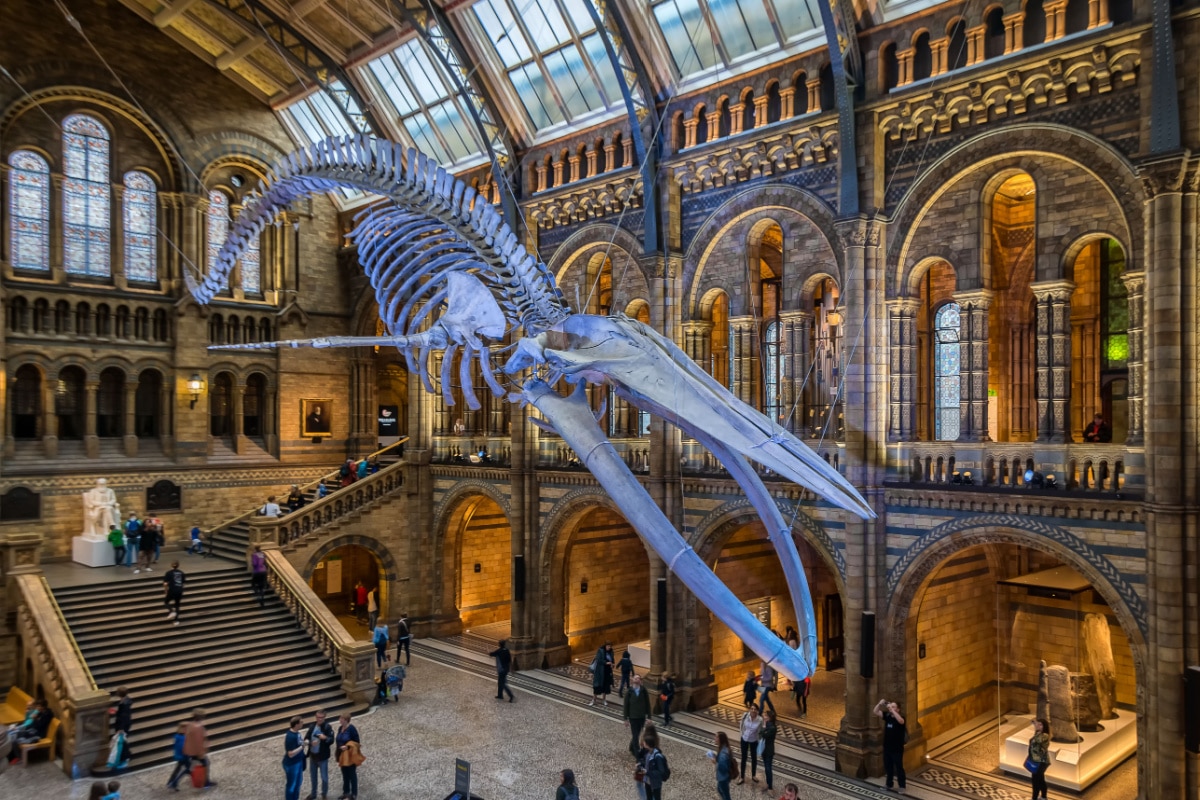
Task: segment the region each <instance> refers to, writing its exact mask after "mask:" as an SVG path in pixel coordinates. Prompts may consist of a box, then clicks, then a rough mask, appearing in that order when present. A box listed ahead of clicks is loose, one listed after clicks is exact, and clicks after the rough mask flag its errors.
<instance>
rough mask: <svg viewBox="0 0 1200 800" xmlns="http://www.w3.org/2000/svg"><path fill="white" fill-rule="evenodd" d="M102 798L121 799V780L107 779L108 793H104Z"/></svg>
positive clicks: (109, 799)
mask: <svg viewBox="0 0 1200 800" xmlns="http://www.w3.org/2000/svg"><path fill="white" fill-rule="evenodd" d="M104 800H121V782H120V781H109V782H108V794H106V795H104Z"/></svg>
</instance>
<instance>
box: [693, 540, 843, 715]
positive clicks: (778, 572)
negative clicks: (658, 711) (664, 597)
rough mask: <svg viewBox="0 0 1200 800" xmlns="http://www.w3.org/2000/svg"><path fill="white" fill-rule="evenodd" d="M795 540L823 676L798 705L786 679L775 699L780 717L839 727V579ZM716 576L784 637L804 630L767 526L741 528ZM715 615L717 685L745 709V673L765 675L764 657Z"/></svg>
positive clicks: (819, 675)
mask: <svg viewBox="0 0 1200 800" xmlns="http://www.w3.org/2000/svg"><path fill="white" fill-rule="evenodd" d="M793 538H794V539H795V541H796V547H797V550H798V551H799V553H800V562H801V563H802V564H803V565H804V573H805V576H806V577H807V579H808V587H809V592H810V593H811V596H812V603H813V610H814V611H815V613H816V635H817V672H816V674H814V675H813V676H812V682H811V684H810V687H809V696H808V698H807V701H805V700H802V699H798V698H797V699H795V700H793V698H792V697H790V695H792V694H793V692H792V688H793V687H792V686H791V684H790V683H789V682H788V681H787V680H785V679H784V678H782V677H780V678H779V679H778V681H777V683H776V692H775V693H774V694H773V695H772V696H771V699H772V702H773V703H774V705H775V712H776V714H777V715H779V716H791V717H798V716H806V718H807V720H808V721H810V722H812V723H813V724H816V725H820V726H822V727H826V728H829V729H832V730H836V729H837V727H838V725H839V724H840V723H841V719H842V716H843V715H844V713H845V690H846V676H845V649H844V648H845V629H844V618H843V614H842V598H841V595H840V593H839V591H838V585H837V580H836V579H835V578H834V575H833V573H832V572H831V571H830V569H829V568H828V567H827V566H826V565H825V562H824V560H823V559H821V558H820V557H819V556H818V555H817V552H816V550H815V549H813V547H812V546H811V545H809V544H808V543H807V542H805V541H803V540H801V539H800V538H799V537H793ZM713 571H714V572H715V573H716V574H717V577H718V578H720V579H721V582H722V583H724V584H725V585H726V586H728V587H729V588H730V590H731V591H732V592H733V593H734V594H735V595H737V598H738V599H739V600H741V601H742V602H743V603H745V604H746V607H747V608H749V609H750V610H751V612H753V613H754V615H755V616H756V617H758V619H759V621H760V622H762V623H763V624H764V625H766V626H767V627H768V628H770V629H771V630H772V631H774V632H775V633H776V634H778V635H779V636H780V637H781V638H785V639H786V638H788V637H789V636H790V635H791V632H792V631H795V632H796V633H800V632H799V630H798V629H799V627H800V626H799V624H798V623H797V619H796V610H795V607H794V606H793V605H792V597H791V594H790V593H789V592H788V588H787V581H786V579H785V578H784V574H783V567H782V566H781V564H780V562H779V556H778V555H777V554H776V552H775V549H774V547H773V546H772V545H771V543H770V541H769V540H768V538H767V531H766V528H764V527H763V524H762V523H761V522H752V523H749V524H746V525H742V526H740V527H738V528H737V529H736V530H735V531H734V532H733V534H732V535H731V536H730V537H729V538H728V539H727V540H726V542H725V545H724V547H722V548H721V551H720V553H718V554H717V557H716V560H715V562H714V564H713ZM708 617H709V641H710V643H711V647H712V667H711V672H712V677H713V681H714V682H715V683H716V686H717V691H718V693H719V696H720V698H721V701H722V703H725V704H732V705H736V706H738V707H740V706H741V705H742V689H743V685H744V683H745V681H746V676H747V674H748V673H750V672H754V673H755V675H758V674H759V673H760V671H761V667H762V660H761V659H760V658H759V657H758V655H756V654H755V653H754V652H753V651H752V650H750V649H749V648H748V647H747V646H746V645H745V644H744V643H743V642H742V640H741V639H740V638H739V637H738V636H737V635H736V634H734V632H733V631H731V630H730V629H729V627H728V626H727V625H725V623H723V622H721V621H720V620H719V619H717V618H716V616H714V615H713V614H712V613H711V612H709V614H708Z"/></svg>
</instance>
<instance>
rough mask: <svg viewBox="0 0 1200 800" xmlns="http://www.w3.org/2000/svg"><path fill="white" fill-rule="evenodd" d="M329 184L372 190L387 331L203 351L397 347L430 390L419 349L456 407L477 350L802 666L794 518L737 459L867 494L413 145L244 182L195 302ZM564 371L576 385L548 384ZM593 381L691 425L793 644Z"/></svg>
mask: <svg viewBox="0 0 1200 800" xmlns="http://www.w3.org/2000/svg"><path fill="white" fill-rule="evenodd" d="M340 189H354V190H358V191H362V192H367V193H370V194H375V195H378V196H380V197H381V198H383V202H379V203H376V204H374V205H372V206H370V207H369V208H368V209H367V210H366V211H364V212H363V213H362V214H361V215H360V217H359V219H358V222H357V226H356V228H355V230H354V232H353V233H352V234H351V236H352V239H353V241H354V243H355V244H356V245H357V247H358V260H359V262H360V263H361V264H362V267H363V269H364V270H365V272H366V275H367V277H368V278H369V279H370V281H371V286H372V287H373V289H374V292H375V299H376V300H377V301H378V304H379V315H380V317H381V319H382V320H383V322H384V324H385V325H386V327H387V332H388V333H387V335H385V336H373V337H348V336H347V337H328V338H322V339H308V340H294V341H284V342H265V343H258V344H243V345H227V346H219V347H214V348H210V349H267V348H279V347H353V346H361V345H383V346H388V345H390V346H395V347H397V348H398V349H399V350H400V351H401V352H403V354H404V357H405V360H406V362H407V364H408V369H409V371H410V372H412V373H415V374H417V375H419V376H420V377H421V381H422V383H423V384H424V387H425V389H426V390H427V391H429V392H430V393H433V392H434V391H435V389H434V385H433V382H432V380H431V377H430V354H431V353H436V352H440V353H441V354H442V362H441V372H440V379H441V380H440V382H441V391H442V394H443V397H444V398H445V401H446V404H447V405H449V406H452V405H454V398H453V396H452V394H451V379H452V377H453V374H452V373H453V364H454V361H455V358H456V357H458V358H459V381H460V384H461V386H462V388H463V395H464V397H465V399H466V402H467V404H468V405H469V406H470V407H471V408H472V409H478V408H479V407H480V404H479V401H478V399H477V398H476V397H475V393H474V385H473V382H472V366H473V361H477V362H478V365H479V367H480V369H481V372H482V375H483V379H484V381H485V382H486V383H487V386H488V388H489V389H490V390H491V391H492V392H493V393H494V394H495V395H496V396H497V397H502V398H507V400H509V401H510V402H513V403H515V404H518V405H519V406H523V405H524V404H526V403H528V404H529V405H532V406H534V407H535V408H537V409H538V411H540V412H541V415H542V417H543V419H541V420H537V419H534V422H535V423H536V424H538V425H539V426H540V427H542V428H544V429H545V430H547V431H550V432H553V433H557V434H558V435H559V436H561V437H562V438H563V440H564V441H566V442H567V444H568V445H570V446H571V447H572V448H573V449H574V451H575V453H576V454H577V456H578V457H579V460H580V462H581V463H582V464H583V465H584V466H585V467H587V469H588V470H589V471H591V473H592V474H593V475H594V476H595V478H596V480H597V481H598V482H599V484H600V485H601V486H602V487H603V488H604V489H605V491H606V492H607V493H608V495H609V497H610V498H611V499H612V501H613V502H614V503H615V504H616V505H617V507H618V508H619V509H620V510H621V512H622V513H623V514H624V516H625V518H626V519H627V520H628V521H629V522H630V524H631V525H632V526H633V527H634V528H635V529H636V530H637V532H638V533H639V535H640V536H641V537H642V538H643V540H644V541H645V542H646V543H647V544H648V545H649V546H650V547H651V548H653V549H654V551H655V552H656V553H657V554H658V555H659V556H660V557H661V558H662V559H663V561H664V562H665V563H666V566H667V568H668V569H670V570H671V571H672V572H674V573H675V574H676V575H677V576H678V577H679V579H680V580H682V581H683V583H684V584H685V585H686V586H687V587H688V588H689V589H690V590H691V591H692V592H693V593H694V594H695V595H696V597H697V598H699V599H700V601H701V602H702V603H704V604H705V606H707V607H708V609H709V610H711V611H712V613H713V614H714V615H715V616H716V617H718V618H719V619H720V620H721V621H722V622H724V623H725V624H726V625H728V626H729V628H730V629H731V630H732V631H733V632H734V633H735V634H736V635H737V636H739V637H740V638H741V639H742V640H743V642H745V643H746V644H747V645H748V646H749V647H750V648H751V649H752V650H753V651H754V652H755V653H756V654H757V655H758V656H759V657H760V658H761V659H762V660H763V661H764V662H766V663H767V664H770V665H771V666H773V667H774V668H775V669H776V670H778V671H779V672H781V673H783V674H784V675H786V676H788V677H789V678H792V679H793V680H800V679H803V678H804V677H806V676H808V675H811V674H812V673H813V671H814V669H815V668H816V661H817V636H816V620H815V617H814V614H813V606H812V597H811V595H810V592H809V588H808V581H807V579H806V577H805V574H804V568H803V565H802V564H801V562H800V555H799V553H798V552H797V549H796V543H795V540H794V539H793V538H792V530H791V525H790V524H789V523H788V522H787V521H785V519H784V516H783V513H782V511H781V510H780V507H779V506H778V505H777V504H776V502H775V500H774V499H773V498H772V496H771V494H770V493H769V492H768V491H767V489H766V487H765V486H764V485H763V482H762V481H761V480H760V478H759V477H758V475H757V474H756V473H755V471H754V469H753V467H752V466H751V464H750V463H749V462H748V461H747V459H752V460H753V461H756V462H758V463H759V464H761V465H763V466H764V467H767V468H769V469H770V470H772V471H773V472H775V473H776V474H778V475H780V476H783V477H785V478H787V479H789V480H791V481H794V482H795V483H797V484H799V485H800V486H802V487H805V488H807V489H809V490H811V491H812V492H814V493H816V494H817V495H819V496H821V497H823V498H824V499H825V500H826V501H827V502H829V503H831V504H833V505H835V506H838V507H840V508H842V509H845V510H846V511H849V512H850V513H852V514H855V515H857V516H859V517H862V518H864V519H867V518H872V517H874V516H875V514H874V512H873V511H872V510H871V508H870V506H869V505H868V504H867V502H866V501H865V500H864V499H863V498H862V496H861V495H860V494H859V493H858V492H857V491H856V490H855V489H854V487H853V486H851V485H850V483H849V482H848V481H846V479H845V478H843V477H842V476H841V475H840V474H838V472H837V471H836V470H835V469H833V468H832V467H831V466H830V465H829V464H827V463H826V462H825V461H824V460H823V459H822V458H820V457H819V456H818V455H817V454H816V453H814V452H813V451H812V450H810V449H809V448H808V447H807V446H805V445H804V444H803V443H802V442H800V441H799V440H798V439H796V438H795V437H794V436H792V435H791V434H790V433H788V432H787V431H785V430H783V429H782V428H781V427H780V426H779V425H777V424H774V423H773V422H772V421H771V420H769V419H768V418H767V417H766V416H764V415H763V414H761V413H759V412H758V411H756V410H755V409H753V408H751V407H750V406H748V405H746V404H745V403H743V402H741V401H740V400H738V399H737V398H736V397H734V396H733V395H732V394H731V393H730V392H729V391H728V389H726V388H725V387H724V386H722V385H721V384H720V383H718V382H717V381H715V380H714V379H713V378H712V377H711V376H710V375H708V373H706V372H704V371H703V370H702V369H700V367H699V366H697V365H696V364H695V362H693V361H692V360H691V359H690V358H689V357H688V356H687V354H685V353H684V352H683V351H682V350H681V349H679V347H677V346H676V345H675V344H674V343H673V342H671V341H670V340H668V339H667V338H665V337H664V336H662V335H661V334H659V333H658V332H657V331H655V330H654V329H652V328H650V327H648V326H646V325H643V324H642V323H640V322H638V321H637V320H634V319H630V318H628V317H625V316H597V315H593V314H575V313H572V312H571V310H570V308H569V307H568V306H567V305H566V303H565V302H564V300H563V296H562V293H561V292H560V291H559V289H558V287H557V286H556V285H555V281H554V277H553V275H551V273H550V272H549V270H548V269H547V268H546V265H545V264H543V263H542V262H540V261H538V260H537V259H536V258H535V257H534V256H533V255H531V254H530V253H528V252H526V250H525V248H524V246H522V245H521V244H520V243H519V242H518V239H517V235H516V233H514V232H513V231H512V230H511V229H510V228H509V226H508V225H507V224H505V223H504V222H503V220H502V219H501V216H500V214H499V213H498V212H497V210H496V209H495V208H494V207H493V206H492V205H491V204H490V203H489V202H487V201H486V200H485V199H484V198H482V197H481V196H479V195H478V194H477V193H476V192H475V190H474V189H472V188H471V187H469V186H467V185H465V184H464V183H463V182H462V181H461V180H459V179H457V178H455V177H454V176H453V175H451V174H450V173H448V172H446V170H444V169H443V168H442V167H440V166H438V165H437V164H436V163H435V162H433V161H432V160H430V159H429V158H427V157H426V156H425V155H423V154H421V153H419V152H417V151H416V150H413V149H407V150H405V149H404V148H403V146H401V145H399V144H396V143H393V142H388V141H384V140H381V139H376V138H373V137H370V136H350V137H342V138H332V139H327V140H325V141H321V142H317V143H315V144H312V145H310V146H308V147H306V148H303V149H301V150H298V151H296V152H293V153H292V154H290V155H289V156H288V157H287V158H286V159H284V160H283V161H282V162H281V163H279V164H278V165H276V166H275V167H274V169H273V170H272V171H271V172H270V173H269V174H268V176H267V177H266V179H265V180H264V181H263V182H262V183H261V184H260V185H259V187H258V188H257V189H256V190H255V191H254V192H253V193H252V194H251V196H250V198H249V201H248V202H247V204H246V207H245V208H244V209H243V211H242V212H241V214H240V215H239V216H238V219H237V220H236V222H235V223H234V225H233V228H232V230H231V232H230V234H229V238H228V239H227V240H226V242H225V244H224V246H223V247H222V248H221V251H220V253H219V254H218V256H217V257H216V260H215V264H214V266H213V267H212V268H211V269H210V270H209V271H208V274H207V275H205V276H204V277H203V279H202V280H199V281H198V280H197V279H196V278H195V277H194V276H193V275H192V274H190V273H187V272H185V279H186V281H187V284H188V288H189V289H190V290H191V292H192V294H193V295H194V296H195V298H196V299H197V301H199V302H200V303H207V302H209V301H210V300H211V299H212V298H213V296H214V295H215V294H216V293H217V292H218V291H220V289H221V288H222V287H223V286H224V285H225V283H226V282H227V281H228V278H229V273H230V271H231V269H232V268H233V266H234V264H235V263H236V262H237V260H238V258H239V257H240V256H241V255H242V253H244V252H245V250H246V247H247V245H248V244H249V243H250V242H251V241H252V240H254V239H255V238H256V237H258V236H259V234H261V233H262V231H263V230H264V229H265V228H266V227H267V226H268V225H270V224H272V223H273V221H274V219H275V217H276V215H277V214H278V213H280V212H282V211H283V210H285V209H286V208H287V206H288V205H289V204H290V203H292V202H293V201H295V200H297V199H299V198H302V197H305V196H309V195H315V194H322V193H326V192H333V191H338V190H340ZM508 335H511V336H512V337H513V339H514V340H515V342H516V343H515V346H511V353H510V355H509V357H508V359H507V361H506V363H505V364H504V365H503V367H502V368H501V369H500V370H499V374H498V373H497V369H496V368H495V367H494V366H493V364H492V360H491V356H492V346H493V345H489V344H488V341H489V340H490V341H492V342H494V343H496V346H498V345H499V344H500V340H502V339H503V338H504V337H505V336H508ZM460 351H461V352H460ZM498 353H499V351H498ZM560 379H565V381H566V382H568V383H570V384H574V385H575V389H574V390H573V391H570V392H569V393H567V394H566V395H563V394H560V393H559V392H557V391H555V389H554V388H553V387H554V385H555V384H556V383H557V382H558V381H559V380H560ZM589 383H590V384H595V385H605V386H610V387H612V388H613V390H614V391H615V393H616V395H617V396H618V397H620V398H622V399H624V400H626V401H627V402H629V403H630V404H632V405H633V406H635V407H637V408H639V409H642V410H645V411H648V412H650V413H653V414H656V415H658V416H660V417H661V418H662V419H664V420H666V421H667V422H670V423H671V424H673V425H675V426H677V427H678V428H679V429H680V430H682V431H683V432H684V434H685V435H687V436H691V437H694V438H695V439H696V440H698V441H699V442H700V443H701V444H703V445H704V446H705V447H707V448H708V449H709V450H710V451H711V452H712V453H713V455H714V456H716V457H717V458H718V459H719V460H720V461H721V463H722V464H723V465H724V466H725V468H726V469H727V470H728V471H729V473H730V475H731V476H732V477H733V478H734V479H735V480H736V481H737V482H738V484H740V486H741V487H742V489H743V490H744V491H745V493H746V495H747V497H748V499H749V500H750V502H751V503H752V504H753V506H754V508H755V509H756V510H757V512H758V514H759V516H760V517H761V519H762V522H763V524H764V525H765V527H766V529H767V533H768V537H769V539H770V542H771V544H772V545H773V546H774V548H775V551H776V553H777V554H778V556H779V559H780V561H781V563H782V567H783V573H784V576H785V578H786V581H787V585H788V590H789V592H790V594H791V598H792V603H793V606H794V608H795V611H796V620H797V627H798V629H799V634H800V641H799V644H798V647H797V648H796V649H793V648H792V647H790V646H789V645H788V644H787V643H786V642H784V641H783V640H781V639H780V638H779V637H778V636H776V635H775V634H774V633H772V632H771V631H770V630H768V629H767V628H766V627H765V626H764V625H763V624H762V623H761V622H759V621H758V619H757V618H756V617H755V616H754V615H753V614H752V613H751V612H750V610H749V609H747V608H746V606H745V605H744V604H743V603H742V602H741V601H740V600H738V598H737V596H736V595H734V593H733V592H732V591H730V589H729V588H728V587H726V586H725V584H724V583H722V582H721V581H720V580H719V579H718V578H717V576H716V574H715V573H714V572H713V570H712V569H711V568H709V566H708V565H707V564H705V562H704V561H703V560H702V559H701V558H700V556H699V555H697V554H696V553H695V551H693V550H692V548H691V547H690V546H689V545H688V544H687V542H686V541H685V539H684V538H683V536H682V535H681V534H680V533H679V531H677V530H676V529H675V527H674V526H673V525H672V524H671V522H670V521H669V520H668V519H667V517H666V516H665V515H664V514H663V513H662V511H660V510H659V508H658V506H657V505H655V503H654V501H653V500H652V498H651V497H650V495H649V494H647V492H646V490H645V489H644V488H643V487H642V486H641V484H640V483H639V482H638V480H637V479H636V478H635V477H634V475H633V474H632V473H631V472H630V471H629V468H628V467H627V466H626V464H625V463H624V461H623V460H622V459H621V457H620V456H619V455H618V453H617V452H616V450H615V449H614V448H613V446H612V444H611V443H610V442H609V441H608V440H607V438H606V437H605V434H604V432H603V430H601V427H600V425H599V424H598V422H597V415H596V414H595V412H593V411H592V409H591V408H590V407H589V405H588V402H587V397H586V393H585V391H584V389H585V386H586V384H589ZM502 384H507V386H508V388H507V389H506V388H505V385H502Z"/></svg>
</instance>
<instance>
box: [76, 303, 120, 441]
mask: <svg viewBox="0 0 1200 800" xmlns="http://www.w3.org/2000/svg"><path fill="white" fill-rule="evenodd" d="M114 322H115V321H114ZM99 390H100V384H99V383H97V382H96V381H88V382H87V384H86V385H85V387H84V397H85V404H86V405H85V407H86V409H87V410H86V412H85V414H84V421H83V449H84V452H86V453H87V457H88V458H99V457H100V437H99V436H97V435H96V401H97V399H98V394H99Z"/></svg>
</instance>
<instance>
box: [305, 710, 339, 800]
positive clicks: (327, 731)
mask: <svg viewBox="0 0 1200 800" xmlns="http://www.w3.org/2000/svg"><path fill="white" fill-rule="evenodd" d="M314 716H315V721H314V722H313V724H312V725H309V726H308V733H306V734H304V738H305V739H307V740H308V743H309V751H308V776H309V778H310V780H311V781H312V791H310V792H309V793H308V797H307V798H306V800H313V798H315V797H316V796H317V775H318V773H319V774H320V777H321V800H325V798H326V797H328V796H329V753H330V748H331V747H332V746H333V726H332V725H330V724H329V723H328V722H326V721H325V710H324V709H321V708H318V709H317V713H316V714H315V715H314Z"/></svg>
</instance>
